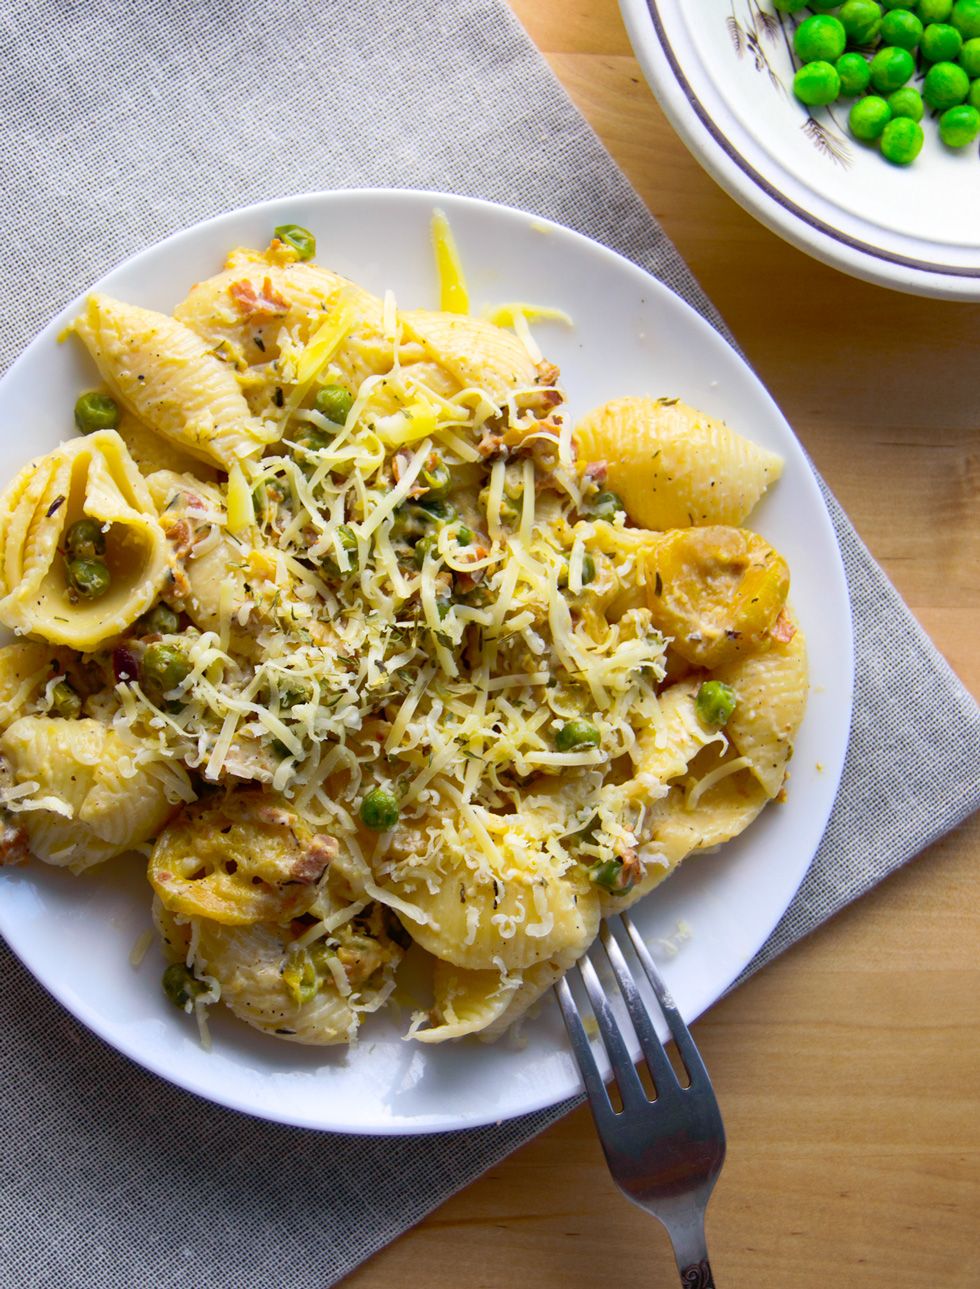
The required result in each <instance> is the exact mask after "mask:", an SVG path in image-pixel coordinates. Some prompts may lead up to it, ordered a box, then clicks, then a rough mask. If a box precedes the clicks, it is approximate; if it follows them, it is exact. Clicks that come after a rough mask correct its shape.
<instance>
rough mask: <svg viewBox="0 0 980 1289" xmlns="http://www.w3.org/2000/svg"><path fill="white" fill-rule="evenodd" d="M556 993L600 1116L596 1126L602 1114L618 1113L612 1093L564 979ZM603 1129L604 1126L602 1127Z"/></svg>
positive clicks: (583, 1076)
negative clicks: (611, 1099)
mask: <svg viewBox="0 0 980 1289" xmlns="http://www.w3.org/2000/svg"><path fill="white" fill-rule="evenodd" d="M555 993H556V994H557V995H558V1005H559V1006H560V1007H561V1014H562V1018H563V1020H564V1022H565V1028H566V1030H568V1038H569V1041H570V1042H571V1044H572V1051H573V1052H574V1054H575V1060H576V1061H577V1062H578V1068H579V1072H580V1073H581V1075H582V1078H583V1080H584V1082H585V1091H586V1093H587V1094H588V1097H589V1104H590V1105H591V1106H592V1113H593V1114H594V1115H595V1117H596V1123H597V1124H599V1116H600V1113H602V1114H609V1115H612V1114H613V1113H614V1111H613V1106H612V1102H611V1101H610V1100H609V1093H608V1092H607V1091H606V1087H605V1084H604V1083H603V1081H602V1075H601V1074H600V1073H599V1067H598V1065H596V1060H595V1057H594V1056H593V1055H592V1044H591V1043H590V1042H589V1036H588V1035H587V1034H586V1032H585V1026H584V1025H583V1024H582V1018H581V1016H580V1015H579V1011H578V1006H577V1005H576V1002H575V999H574V997H573V995H572V991H571V989H570V988H569V985H568V981H567V979H566V978H565V977H564V976H562V978H561V980H559V981H558V983H557V985H555ZM599 1126H600V1127H601V1124H600V1125H599Z"/></svg>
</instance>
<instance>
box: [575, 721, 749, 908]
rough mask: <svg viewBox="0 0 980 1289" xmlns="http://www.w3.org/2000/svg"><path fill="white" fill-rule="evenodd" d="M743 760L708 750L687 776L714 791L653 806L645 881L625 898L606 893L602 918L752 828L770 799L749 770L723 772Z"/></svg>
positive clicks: (680, 794) (677, 795) (679, 791)
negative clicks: (695, 856) (697, 855)
mask: <svg viewBox="0 0 980 1289" xmlns="http://www.w3.org/2000/svg"><path fill="white" fill-rule="evenodd" d="M739 759H740V758H739V754H738V752H737V750H736V749H734V748H729V749H728V750H727V751H725V752H722V751H720V750H719V745H717V744H713V745H711V746H708V747H705V748H703V749H702V750H701V751H700V752H699V753H698V755H697V756H696V757H694V759H693V760H692V761H691V762H690V764H689V766H688V774H689V776H690V778H691V780H692V781H693V785H694V786H696V785H697V783H698V782H700V781H701V780H705V782H707V783H710V784H711V786H709V787H707V788H706V790H705V791H704V792H702V793H701V795H700V796H698V797H697V799H696V801H693V800H691V799H690V798H689V794H688V788H687V787H686V786H683V785H681V786H674V787H672V788H671V789H670V791H669V792H668V793H667V795H666V796H665V797H663V798H661V799H660V800H659V801H655V802H653V803H652V805H651V806H650V809H649V811H648V813H647V816H646V819H645V821H644V838H645V840H644V842H643V844H642V845H641V846H640V847H639V858H640V859H641V861H642V862H643V865H644V873H643V877H642V878H641V879H640V881H638V882H637V883H636V885H635V886H634V887H633V888H632V890H630V891H628V892H626V893H625V894H623V895H616V894H610V893H608V892H606V891H602V892H601V895H600V901H601V908H602V915H603V917H609V916H610V915H611V914H613V913H621V912H623V911H624V910H625V909H628V908H630V907H631V906H632V905H633V904H635V903H636V902H637V900H641V899H642V898H643V897H644V896H645V895H648V894H649V893H650V891H652V890H653V889H654V888H655V887H657V886H659V885H660V883H661V882H662V881H664V880H665V879H666V878H667V877H669V876H670V874H671V873H673V872H674V870H675V869H676V868H677V867H678V865H679V864H680V863H681V861H682V860H684V859H685V858H686V857H687V856H688V855H690V854H691V853H692V852H693V851H697V850H708V849H710V848H711V847H713V846H720V845H721V844H722V843H723V842H726V841H730V840H731V839H732V838H733V837H737V836H738V834H739V833H740V832H742V831H743V829H745V828H747V827H748V826H749V824H750V823H751V822H752V820H753V819H755V817H756V816H757V815H758V814H759V812H760V811H761V810H762V808H763V806H765V804H766V802H767V801H768V799H769V798H768V795H767V793H766V791H765V789H764V788H763V787H762V785H761V784H760V783H759V782H758V781H757V780H756V779H755V778H754V777H753V775H752V774H751V772H750V771H749V770H747V769H741V770H736V771H735V772H734V773H725V772H724V767H725V766H726V765H731V766H733V767H734V765H735V763H736V762H737V761H738V760H739ZM719 770H721V771H722V776H723V777H721V778H719V779H718V780H717V782H714V783H712V782H711V780H710V779H708V776H709V775H712V774H713V773H715V772H717V771H719ZM692 795H693V794H692Z"/></svg>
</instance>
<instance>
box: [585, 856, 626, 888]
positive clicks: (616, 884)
mask: <svg viewBox="0 0 980 1289" xmlns="http://www.w3.org/2000/svg"><path fill="white" fill-rule="evenodd" d="M589 879H590V881H592V882H593V883H594V884H595V885H596V886H601V887H602V889H603V890H604V891H608V892H609V893H610V895H628V894H629V893H630V891H631V890H632V889H633V887H634V885H635V882H633V881H632V879H628V880H627V881H625V882H624V881H623V861H622V860H621V859H607V860H606V861H605V862H600V863H598V864H593V865H592V867H591V868H590V869H589Z"/></svg>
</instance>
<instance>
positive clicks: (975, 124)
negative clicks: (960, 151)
mask: <svg viewBox="0 0 980 1289" xmlns="http://www.w3.org/2000/svg"><path fill="white" fill-rule="evenodd" d="M978 134H980V112H978V111H977V109H976V108H975V107H968V106H966V105H963V106H961V107H951V108H949V109H948V110H947V111H945V112H944V113H943V114H942V116H941V117H940V118H939V137H940V138H941V139H942V141H943V143H945V144H946V146H947V148H967V147H969V146H970V144H971V143H972V142H973V140H974V139H975V138H976V137H977V135H978Z"/></svg>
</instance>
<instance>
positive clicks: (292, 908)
mask: <svg viewBox="0 0 980 1289" xmlns="http://www.w3.org/2000/svg"><path fill="white" fill-rule="evenodd" d="M336 850H337V845H336V842H335V841H334V840H333V838H331V837H323V836H320V835H319V834H316V833H314V832H313V830H312V829H311V828H309V827H308V826H306V825H304V824H303V822H302V821H301V820H300V819H299V818H298V817H297V816H296V815H295V814H294V813H293V812H292V811H291V810H289V809H288V808H287V807H286V806H285V804H283V803H280V802H278V800H277V799H276V798H274V797H272V796H271V795H267V794H265V793H258V792H239V793H230V794H229V795H228V796H226V797H219V798H217V799H215V798H209V799H207V800H205V801H202V802H199V803H197V804H196V805H194V806H190V807H188V808H187V809H186V810H183V811H182V812H181V813H180V815H179V816H178V817H177V818H176V819H174V820H173V822H172V823H171V824H170V825H169V826H168V827H167V828H166V829H164V831H163V832H162V833H161V835H160V836H159V838H158V839H157V842H156V845H155V846H154V848H153V854H152V855H151V857H150V866H149V871H148V874H147V876H148V877H149V880H150V885H151V886H152V887H153V889H154V891H156V893H157V895H158V896H159V897H160V900H161V901H162V902H163V904H164V905H165V906H166V907H167V908H168V909H169V910H170V911H171V912H172V913H180V914H183V915H184V916H185V917H205V918H210V919H212V920H213V921H215V922H221V923H222V924H224V925H227V926H247V925H249V924H251V923H253V922H271V921H282V922H288V921H289V920H290V919H291V918H295V917H299V916H300V914H302V913H305V912H306V911H307V909H309V908H310V907H311V905H312V904H313V902H314V901H315V899H316V896H317V886H318V883H319V881H320V879H321V878H322V877H323V875H324V873H325V872H326V869H327V866H328V865H329V863H330V861H331V859H332V858H333V856H334V854H336Z"/></svg>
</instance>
